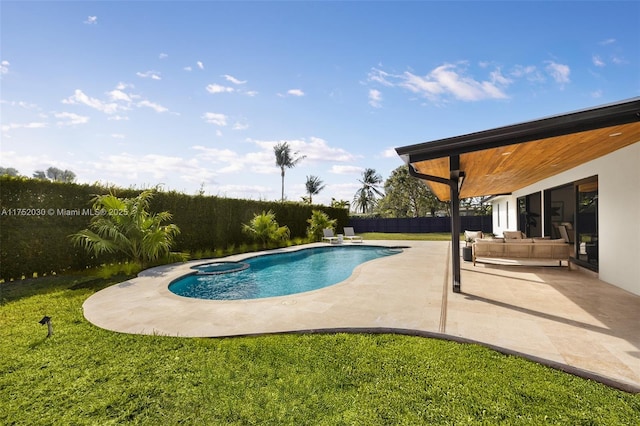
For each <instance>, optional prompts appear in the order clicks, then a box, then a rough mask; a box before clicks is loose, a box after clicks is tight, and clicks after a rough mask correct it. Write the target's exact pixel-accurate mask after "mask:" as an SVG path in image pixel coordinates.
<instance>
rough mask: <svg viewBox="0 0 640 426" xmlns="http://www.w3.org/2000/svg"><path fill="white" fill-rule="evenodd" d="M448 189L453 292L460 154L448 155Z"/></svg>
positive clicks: (457, 251)
mask: <svg viewBox="0 0 640 426" xmlns="http://www.w3.org/2000/svg"><path fill="white" fill-rule="evenodd" d="M449 173H450V181H449V189H450V191H451V266H452V269H453V270H452V273H451V278H452V284H453V292H454V293H460V291H461V289H460V232H461V230H460V190H459V188H458V185H459V182H460V156H458V155H452V156H451V157H449Z"/></svg>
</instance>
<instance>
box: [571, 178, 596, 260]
mask: <svg viewBox="0 0 640 426" xmlns="http://www.w3.org/2000/svg"><path fill="white" fill-rule="evenodd" d="M575 188H576V248H577V250H578V253H577V256H576V259H577V260H579V262H578V263H579V264H583V265H584V266H586V267H588V268H590V269H594V270H598V177H597V176H594V177H592V178H589V179H585V180H583V181H579V182H576V184H575Z"/></svg>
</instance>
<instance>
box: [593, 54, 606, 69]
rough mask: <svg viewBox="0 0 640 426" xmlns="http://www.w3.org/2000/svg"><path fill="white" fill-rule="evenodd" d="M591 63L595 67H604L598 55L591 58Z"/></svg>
mask: <svg viewBox="0 0 640 426" xmlns="http://www.w3.org/2000/svg"><path fill="white" fill-rule="evenodd" d="M591 61H592V62H593V65H595V66H596V67H604V66H606V64H605V63H604V61H603V60H602V59H601V58H600V56H598V55H593V56H592V58H591Z"/></svg>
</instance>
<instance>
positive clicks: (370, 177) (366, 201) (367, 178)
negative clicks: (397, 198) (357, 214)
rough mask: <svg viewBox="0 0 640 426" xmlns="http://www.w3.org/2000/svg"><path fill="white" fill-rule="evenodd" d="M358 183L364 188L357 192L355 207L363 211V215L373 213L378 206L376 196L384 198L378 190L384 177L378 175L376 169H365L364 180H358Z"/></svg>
mask: <svg viewBox="0 0 640 426" xmlns="http://www.w3.org/2000/svg"><path fill="white" fill-rule="evenodd" d="M358 182H360V183H361V184H362V188H360V189H358V191H356V195H355V197H354V198H353V205H354V207H355V208H356V209H360V210H362V213H368V212H371V211H373V208H374V207H375V206H376V202H377V201H376V195H378V196H380V197H382V196H384V194H383V193H382V191H380V190H379V189H378V188H379V187H380V184H381V183H382V176H380V175H379V174H377V173H376V171H375V169H365V171H364V172H362V179H358Z"/></svg>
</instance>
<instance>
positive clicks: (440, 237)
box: [358, 232, 464, 241]
mask: <svg viewBox="0 0 640 426" xmlns="http://www.w3.org/2000/svg"><path fill="white" fill-rule="evenodd" d="M358 235H361V236H362V239H364V240H411V241H451V234H450V233H448V232H432V233H428V234H424V233H420V234H407V233H397V234H391V233H384V232H364V233H362V234H358ZM460 239H461V240H462V241H464V234H461V235H460Z"/></svg>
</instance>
